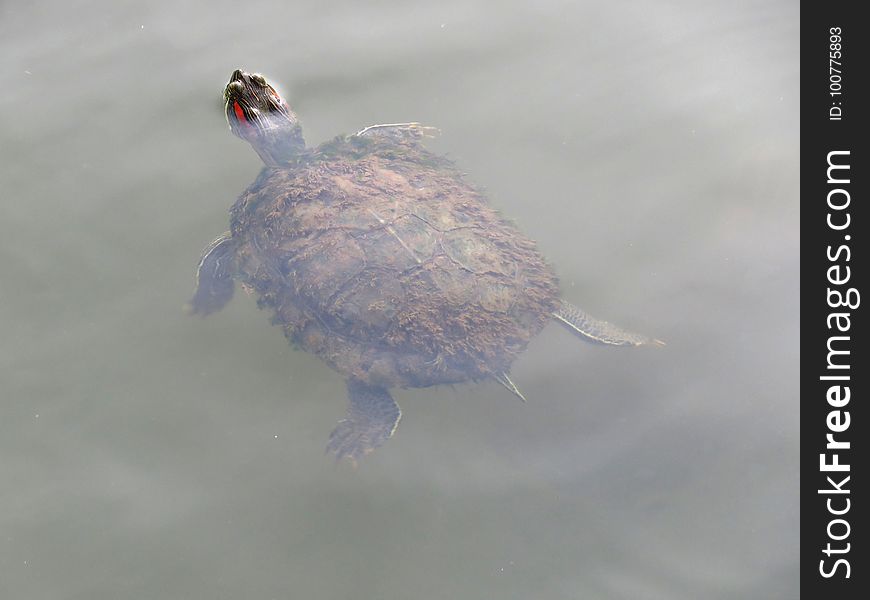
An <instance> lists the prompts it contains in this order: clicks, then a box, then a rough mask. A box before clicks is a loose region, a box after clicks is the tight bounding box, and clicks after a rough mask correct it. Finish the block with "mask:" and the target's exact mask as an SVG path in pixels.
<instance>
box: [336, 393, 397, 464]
mask: <svg viewBox="0 0 870 600" xmlns="http://www.w3.org/2000/svg"><path fill="white" fill-rule="evenodd" d="M347 393H348V399H349V401H348V407H347V416H346V417H345V418H344V419H342V420H341V421H339V422H338V426H337V427H336V428H335V429H333V430H332V433H331V434H330V435H329V444H328V445H327V446H326V451H327V452H333V453H335V458H336V459H337V460H341V459H343V458H348V459H350V461H351V462H352V463H356V461H357V459H359V458H362V457H363V456H365V455H366V454H368V453H369V452H371V451H372V450H374V449H375V448H378V447H379V446H381V445H383V443H384V442H386V441H387V440H388V439H390V437H391V436H392V435H393V432H394V431H395V430H396V427H397V426H398V424H399V419H401V418H402V411H401V409H400V408H399V405H398V404H396V401H395V400H393V397H392V396H390V392H389V391H387V389H386V388H383V387H378V386H374V385H369V384H367V383H363V382H362V381H359V380H356V379H351V380H349V381H348V382H347Z"/></svg>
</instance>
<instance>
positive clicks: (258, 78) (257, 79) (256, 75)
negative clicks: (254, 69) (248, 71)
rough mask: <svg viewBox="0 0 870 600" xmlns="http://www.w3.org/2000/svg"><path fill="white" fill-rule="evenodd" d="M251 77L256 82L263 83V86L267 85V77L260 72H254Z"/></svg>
mask: <svg viewBox="0 0 870 600" xmlns="http://www.w3.org/2000/svg"><path fill="white" fill-rule="evenodd" d="M251 79H252V80H253V81H254V82H255V83H259V84H260V85H262V86H265V85H266V78H265V77H263V76H262V75H260V74H259V73H254V74H253V75H251Z"/></svg>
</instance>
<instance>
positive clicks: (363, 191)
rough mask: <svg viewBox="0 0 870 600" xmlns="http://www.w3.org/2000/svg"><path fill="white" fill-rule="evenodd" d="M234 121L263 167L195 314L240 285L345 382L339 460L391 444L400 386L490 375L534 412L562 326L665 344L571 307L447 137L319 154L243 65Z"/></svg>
mask: <svg viewBox="0 0 870 600" xmlns="http://www.w3.org/2000/svg"><path fill="white" fill-rule="evenodd" d="M224 110H225V115H226V119H227V123H228V125H229V128H230V130H231V131H232V133H233V134H235V135H236V136H238V137H239V138H241V139H243V140H245V141H247V142H248V143H249V144H250V145H251V146H252V147H253V149H254V150H255V151H256V152H257V154H258V155H259V156H260V158H261V159H262V161H263V163H264V165H263V168H262V170H261V171H260V173H259V175H258V176H257V178H256V180H255V181H254V182H253V183H252V184H251V185H249V186H248V188H247V189H246V190H245V191H243V192H242V194H241V195H240V196H239V197H238V199H237V200H236V202H235V204H233V206H232V208H231V209H230V227H229V230H228V231H226V232H224V233H222V234H221V235H220V236H218V237H217V238H216V239H215V240H214V241H212V242H211V243H210V244H209V245H208V246H207V247H206V248H205V250H204V251H203V253H202V256H201V258H200V261H199V265H198V268H197V274H196V289H195V292H194V295H193V297H192V299H191V300H190V302H189V303H188V305H187V307H188V312H189V313H191V314H195V315H202V316H205V315H209V314H211V313H214V312H216V311H218V310H220V309H221V308H222V307H223V306H225V305H226V304H227V302H229V301H230V299H231V298H232V296H233V290H234V287H235V282H236V281H239V282H240V283H241V285H242V286H243V287H244V288H245V289H246V290H248V291H249V292H251V293H252V294H255V295H256V296H257V302H258V305H259V306H260V308H263V309H267V310H270V311H271V312H272V321H273V324H276V325H279V326H280V327H281V328H282V329H283V332H284V335H285V336H286V337H287V338H288V339H289V341H290V342H291V343H292V344H293V345H294V346H296V347H298V348H300V349H302V350H305V351H307V352H310V353H312V354H314V355H316V356H318V357H319V358H321V359H322V360H324V361H325V362H326V363H327V364H328V365H329V366H331V367H332V368H333V369H334V370H336V371H338V372H339V373H340V374H342V375H343V376H344V377H345V379H346V382H347V395H348V405H347V414H346V416H345V418H344V419H342V420H340V421H339V423H338V425H337V426H336V427H335V429H334V430H333V431H332V433H331V435H330V437H329V442H328V445H327V452H328V453H333V454H334V455H335V457H336V459H337V460H341V459H345V458H346V459H349V460H350V461H351V462H353V463H356V461H357V460H358V459H359V458H361V457H362V456H364V455H366V454H368V453H369V452H371V451H372V450H374V449H375V448H378V447H379V446H381V445H382V444H383V443H384V442H385V441H386V440H388V439H389V438H390V437H391V436H392V435H393V433H394V432H395V430H396V426H397V425H398V423H399V419H400V418H401V415H402V412H401V410H400V408H399V406H398V404H397V403H396V402H395V400H394V399H393V397H392V395H391V394H390V389H391V388H422V387H428V386H434V385H439V384H456V383H461V382H474V381H482V380H488V379H489V380H495V381H497V382H498V383H499V384H501V385H502V386H504V387H505V388H506V389H507V390H508V391H509V392H510V393H511V394H513V395H514V396H516V397H518V398H520V399H521V400H523V401H525V397H524V396H523V394H522V393H521V392H520V390H519V388H518V387H517V386H516V385H515V384H514V382H513V381H512V380H511V377H510V368H511V364H512V363H513V362H514V360H515V359H516V358H517V357H518V356H519V355H520V353H521V352H522V351H523V350H524V349H525V348H526V346H527V344H528V342H529V340H531V339H532V338H533V337H534V336H535V335H537V334H538V333H539V332H540V331H541V330H542V329H543V328H544V326H545V325H546V324H547V323H548V322H550V321H556V322H558V323H560V324H561V325H564V326H565V327H566V328H568V330H570V331H571V332H573V333H575V334H576V335H578V336H579V337H581V338H583V339H585V340H588V341H592V342H596V343H599V344H606V345H613V346H641V345H650V344H652V345H655V344H661V342H660V341H659V340H656V339H653V338H650V337H647V336H645V335H641V334H637V333H632V332H630V331H627V330H625V329H622V328H620V327H617V326H615V325H612V324H610V323H608V322H606V321H602V320H599V319H596V318H593V317H591V316H590V315H588V314H587V313H586V312H585V311H583V310H581V309H580V308H578V307H576V306H574V305H573V304H571V303H569V302H568V301H567V300H565V299H563V298H562V296H561V292H560V288H559V283H558V279H557V277H556V275H555V272H554V270H553V268H552V267H551V266H550V264H549V263H548V262H547V261H546V259H545V258H544V257H543V256H542V255H541V253H540V252H539V251H538V249H537V245H536V243H535V242H534V241H532V240H531V239H529V238H528V237H526V236H525V235H523V234H522V233H521V232H520V231H519V230H518V229H517V227H516V226H515V225H514V224H512V223H511V222H510V221H509V220H507V219H506V218H505V217H503V216H502V215H501V214H500V213H499V212H497V211H496V209H495V208H493V207H492V206H491V205H490V203H489V201H488V200H487V198H486V197H485V195H484V194H483V193H482V192H481V191H480V190H479V189H478V188H477V187H475V186H474V185H472V184H471V183H469V182H468V181H467V180H466V178H465V175H464V174H463V173H462V172H461V171H460V170H459V168H458V167H457V166H456V165H455V164H454V163H453V162H452V161H451V160H449V159H447V158H446V157H443V156H440V155H437V154H435V153H433V152H430V151H429V150H427V149H426V147H425V139H426V138H428V137H431V136H433V135H435V134H436V133H437V130H436V129H435V128H433V127H429V126H425V125H422V124H420V123H385V124H378V125H371V126H368V127H365V128H363V129H361V130H359V131H357V132H356V133H354V134H352V135H340V136H338V137H335V138H333V139H331V140H329V141H326V142H324V143H322V144H320V145H319V146H315V147H310V146H308V145H306V143H305V139H304V137H303V132H302V127H301V125H300V123H299V120H298V118H297V116H296V114H295V113H294V112H293V111H292V110H291V108H290V106H289V105H288V103H287V102H286V101H285V99H284V98H283V97H282V96H281V95H280V94H279V93H278V91H277V90H276V89H275V87H274V86H273V85H271V84H270V83H269V82H268V81H267V80H266V78H264V77H263V76H262V75H260V74H258V73H247V72H244V71H242V70H241V69H237V70H235V71H234V72H233V73H232V75H231V77H230V80H229V82H228V84H227V85H226V88H225V91H224Z"/></svg>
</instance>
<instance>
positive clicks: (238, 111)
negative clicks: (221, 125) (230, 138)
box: [233, 102, 248, 123]
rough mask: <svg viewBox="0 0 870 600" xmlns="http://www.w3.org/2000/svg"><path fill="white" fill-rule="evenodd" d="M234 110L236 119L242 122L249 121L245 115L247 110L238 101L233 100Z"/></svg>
mask: <svg viewBox="0 0 870 600" xmlns="http://www.w3.org/2000/svg"><path fill="white" fill-rule="evenodd" d="M233 112H235V113H236V119H238V120H239V121H240V122H242V123H247V122H248V119H247V118H246V117H245V111H243V110H242V107H241V105H240V104H239V103H238V102H233Z"/></svg>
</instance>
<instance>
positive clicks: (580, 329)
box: [553, 300, 665, 346]
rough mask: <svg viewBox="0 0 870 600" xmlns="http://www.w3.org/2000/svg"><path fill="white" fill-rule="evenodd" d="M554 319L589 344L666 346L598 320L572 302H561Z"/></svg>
mask: <svg viewBox="0 0 870 600" xmlns="http://www.w3.org/2000/svg"><path fill="white" fill-rule="evenodd" d="M553 318H554V319H556V321H558V322H559V324H561V325H563V326H564V327H566V328H567V329H569V330H570V331H571V332H572V333H574V334H576V335H578V336H580V337H581V338H583V339H584V340H586V341H588V342H594V343H597V344H606V345H608V346H646V345H654V346H664V345H665V343H664V342H663V341H661V340H657V339H654V338H651V337H647V336H645V335H642V334H640V333H634V332H631V331H626V330H625V329H622V328H620V327H617V326H616V325H613V324H611V323H608V322H607V321H602V320H600V319H596V318H595V317H593V316H591V315H589V314H587V313H586V312H585V311H583V310H581V309H580V308H577V307H576V306H574V305H573V304H571V303H570V302H566V301H564V300H561V301H560V304H559V307H558V309H557V310H556V311H555V312H554V313H553Z"/></svg>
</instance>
